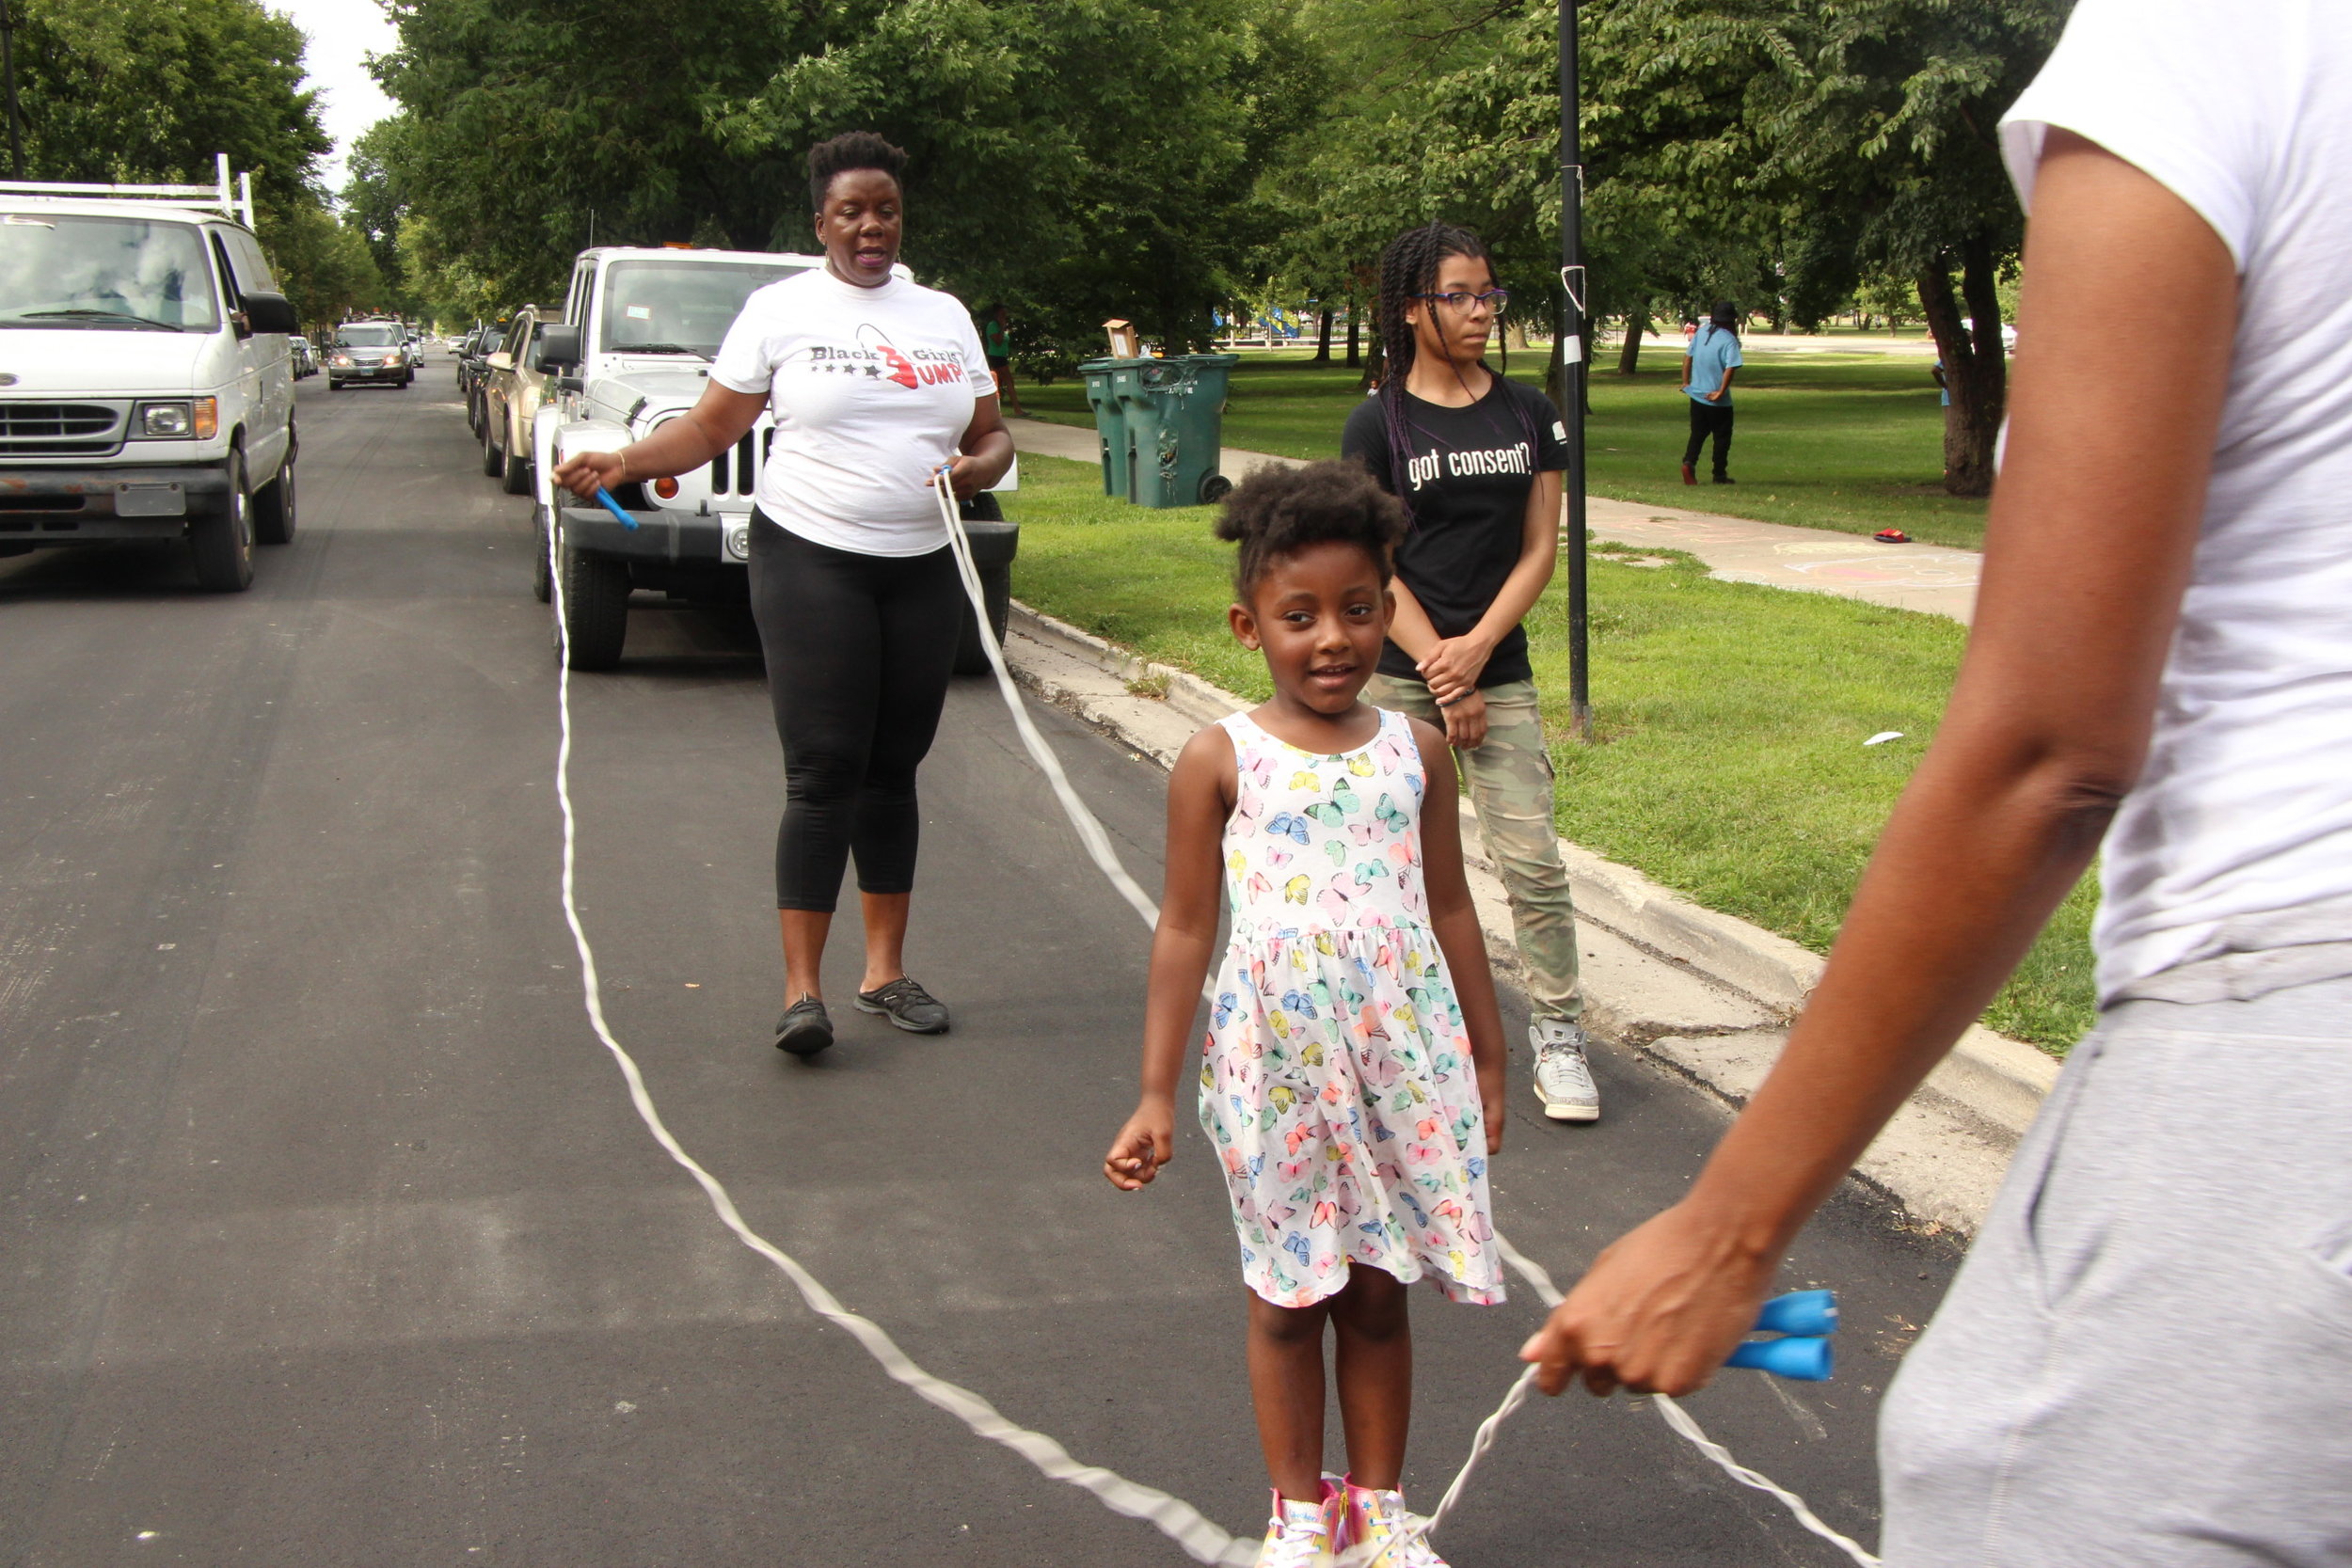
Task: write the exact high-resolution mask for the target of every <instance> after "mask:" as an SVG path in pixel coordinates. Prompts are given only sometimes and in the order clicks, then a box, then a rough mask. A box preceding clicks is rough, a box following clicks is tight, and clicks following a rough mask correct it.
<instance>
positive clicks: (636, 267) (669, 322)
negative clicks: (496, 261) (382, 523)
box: [507, 246, 1021, 674]
mask: <svg viewBox="0 0 2352 1568" xmlns="http://www.w3.org/2000/svg"><path fill="white" fill-rule="evenodd" d="M823 264H824V258H822V257H820V256H799V255H789V254H782V253H773V252H766V251H738V250H670V249H660V250H652V249H631V248H623V247H619V246H608V247H604V248H600V249H596V250H586V251H582V252H581V253H580V258H579V260H578V261H576V262H575V263H574V265H573V269H572V281H571V287H570V290H569V292H568V293H567V294H566V296H565V302H564V313H563V316H562V318H561V320H550V321H548V323H546V324H545V325H541V326H540V327H538V329H537V335H536V339H535V348H534V349H533V351H532V352H534V353H535V355H536V356H537V357H536V361H535V362H536V364H537V365H538V366H539V367H540V369H541V371H542V373H543V374H546V375H548V377H549V384H550V386H551V388H552V393H553V395H552V396H550V397H548V399H547V400H546V401H544V402H543V403H542V404H541V405H540V407H539V409H538V412H537V414H536V417H535V419H534V420H533V423H532V426H531V432H532V449H531V450H532V453H533V454H534V457H535V462H534V464H533V467H534V468H535V470H536V473H537V483H536V485H535V486H534V487H533V488H534V494H535V496H536V498H537V503H538V504H537V505H536V507H535V508H534V509H533V512H532V524H533V527H532V532H533V535H534V537H535V538H536V539H537V542H538V548H537V550H536V551H535V552H534V554H533V557H532V585H531V586H532V593H533V594H535V595H536V596H537V597H538V599H539V600H540V602H541V603H543V604H544V603H547V602H548V601H549V600H550V599H551V597H552V594H553V585H552V583H551V581H550V572H551V570H560V571H561V572H562V573H563V574H564V632H565V644H566V646H567V647H568V648H569V649H570V664H571V667H572V668H573V669H575V670H609V669H611V668H612V667H613V666H614V665H615V664H617V663H619V662H620V657H621V647H622V644H623V642H624V641H626V639H627V637H628V599H629V594H630V593H631V592H632V591H634V590H637V589H645V590H650V591H653V592H657V593H661V594H667V595H669V596H670V597H672V598H681V599H693V600H703V601H715V602H721V603H724V602H730V601H740V600H743V599H746V598H748V596H749V592H750V589H749V573H748V562H749V560H750V553H751V514H752V497H753V495H754V493H755V489H756V487H757V484H758V479H759V468H760V465H761V464H762V463H764V462H765V461H766V459H767V455H768V451H769V449H770V448H771V446H772V445H773V444H774V441H775V428H774V425H773V422H772V419H771V415H770V414H769V413H768V412H767V411H765V410H763V411H762V412H761V414H760V416H759V420H758V423H757V424H755V426H754V427H753V429H752V431H751V433H750V434H749V435H747V436H744V437H743V439H742V440H741V441H740V442H739V443H738V444H737V446H736V448H735V450H734V451H729V452H723V453H721V454H720V455H719V456H718V457H717V458H715V459H713V460H712V462H711V463H710V465H709V466H708V467H705V468H701V469H697V470H696V471H694V472H692V473H689V474H680V475H678V476H677V477H676V478H675V479H663V480H656V481H654V482H653V483H630V484H624V485H622V486H621V487H620V488H619V490H617V491H615V492H614V493H613V499H614V500H616V501H617V502H618V503H619V504H620V506H621V507H622V509H623V510H625V511H627V512H628V514H629V515H631V516H632V517H633V518H634V519H636V521H637V523H638V525H639V526H637V527H636V528H633V529H631V528H625V527H623V526H622V525H621V523H620V522H619V521H617V520H616V519H615V518H614V517H613V516H612V514H611V513H609V512H607V511H605V510H604V509H603V507H601V506H600V505H596V504H593V503H582V502H581V501H580V499H578V498H576V497H575V496H573V495H572V494H571V492H570V491H568V490H559V489H557V488H555V486H554V484H553V483H552V480H551V478H550V477H549V476H551V475H552V474H553V473H554V471H555V467H556V465H557V463H558V462H559V461H560V460H561V459H560V457H559V456H558V453H559V452H561V453H569V452H574V451H612V450H614V449H616V448H618V447H621V446H623V445H625V444H626V443H628V442H630V441H634V440H640V439H643V438H644V436H647V435H649V434H651V433H652V431H653V429H654V427H655V426H657V425H659V424H660V423H662V422H663V421H664V420H671V419H675V418H676V417H677V416H678V415H680V414H682V413H684V412H685V411H686V410H687V409H689V408H691V407H692V406H693V404H694V402H695V400H696V399H698V398H700V397H701V396H702V392H703V388H704V387H705V386H707V384H708V383H707V377H708V375H709V362H710V359H711V356H713V355H715V354H716V353H717V352H718V349H719V343H720V341H721V340H722V339H723V338H724V337H725V336H726V330H727V327H728V326H729V325H732V324H733V322H734V320H735V318H736V316H737V315H738V314H739V313H740V312H741V310H742V309H743V301H744V300H745V299H746V298H747V297H748V296H749V295H750V294H751V293H752V291H753V290H754V289H756V288H758V287H760V286H761V285H763V284H767V283H772V282H775V281H777V280H778V279H780V278H784V277H790V276H792V275H793V274H794V273H798V272H802V271H804V270H805V269H807V268H810V267H816V266H822V265H823ZM899 271H900V273H901V274H902V275H903V274H904V273H905V269H904V268H903V267H902V268H900V269H899ZM533 314H534V315H535V314H536V312H533ZM507 341H508V344H509V346H510V348H511V347H512V346H513V345H514V344H515V343H516V337H515V335H514V334H512V333H510V334H509V336H508V340H507ZM1017 483H1019V474H1018V470H1017V469H1016V470H1015V472H1013V473H1011V474H1008V475H1007V476H1006V479H1005V483H1004V484H1003V485H1002V486H1000V488H1003V489H1008V490H1009V489H1011V488H1012V487H1013V486H1014V485H1015V484H1017ZM510 488H511V486H510ZM962 511H963V516H964V518H965V520H966V521H965V526H966V528H967V530H968V531H970V533H971V536H972V547H973V554H974V555H975V557H976V558H977V562H978V564H979V567H980V578H981V583H982V586H983V588H984V590H985V594H984V596H985V598H986V600H987V602H988V608H989V619H990V621H991V623H992V624H993V626H994V629H995V632H996V635H997V636H998V637H999V638H1002V637H1003V635H1004V631H1005V625H1006V621H1007V619H1008V617H1009V612H1010V609H1011V601H1012V561H1013V556H1014V554H1015V553H1016V551H1017V550H1018V549H1019V547H1020V537H1021V536H1020V529H1019V526H1018V525H1016V524H1014V523H1010V522H1008V521H1006V520H1005V515H1004V512H1003V510H1002V508H1001V506H1000V504H999V503H998V501H997V499H996V497H995V496H993V495H979V496H975V497H973V498H972V499H969V500H967V501H966V502H965V503H964V505H963V509H962ZM550 534H551V535H552V536H553V538H554V542H555V546H556V548H555V551H554V555H555V561H554V562H553V563H552V566H551V563H550V561H549V550H548V541H549V536H550ZM956 668H957V669H958V671H959V672H960V673H966V674H975V673H980V672H982V671H985V670H986V669H987V668H988V655H987V651H986V648H985V646H984V645H983V644H982V643H981V641H980V634H979V629H978V623H977V619H976V618H974V617H973V616H972V614H971V612H970V610H968V609H967V610H966V611H965V616H964V626H963V638H962V643H961V651H960V652H959V653H958V655H957V664H956Z"/></svg>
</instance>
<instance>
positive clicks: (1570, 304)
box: [1560, 0, 1593, 740]
mask: <svg viewBox="0 0 2352 1568" xmlns="http://www.w3.org/2000/svg"><path fill="white" fill-rule="evenodd" d="M1579 3H1580V0H1560V292H1561V294H1562V303H1561V308H1560V309H1561V317H1560V382H1561V390H1562V392H1563V394H1564V395H1563V397H1562V399H1561V404H1562V405H1561V409H1560V420H1561V422H1562V423H1563V424H1565V426H1566V427H1567V434H1568V475H1567V492H1568V497H1567V499H1568V521H1567V535H1568V538H1567V546H1568V722H1569V726H1570V728H1571V729H1573V730H1574V732H1575V734H1576V737H1577V738H1578V739H1579V740H1590V739H1592V738H1593V681H1592V656H1591V649H1590V645H1589V641H1590V640H1589V638H1588V636H1587V626H1586V617H1585V610H1584V592H1585V578H1586V573H1585V558H1584V372H1585V353H1584V328H1585V325H1586V323H1585V318H1584V305H1585V301H1586V298H1587V293H1586V290H1585V286H1584V212H1583V208H1584V165H1583V154H1582V152H1581V150H1580V148H1579V145H1578V135H1577V111H1578V103H1577V82H1576V8H1577V6H1578V4H1579Z"/></svg>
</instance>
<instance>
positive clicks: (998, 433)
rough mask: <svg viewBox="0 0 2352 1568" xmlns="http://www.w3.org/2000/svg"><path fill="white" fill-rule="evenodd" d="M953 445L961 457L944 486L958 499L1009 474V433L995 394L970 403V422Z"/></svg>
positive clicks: (985, 487) (1010, 462)
mask: <svg viewBox="0 0 2352 1568" xmlns="http://www.w3.org/2000/svg"><path fill="white" fill-rule="evenodd" d="M956 445H957V446H958V447H959V448H961V451H962V455H961V456H960V457H958V458H957V459H956V462H955V467H954V468H953V469H951V470H950V471H949V473H948V475H947V483H950V484H952V485H954V486H955V488H956V494H957V495H959V496H969V495H974V494H977V492H979V491H982V490H985V489H987V488H988V487H989V486H990V485H992V484H993V483H996V482H997V481H998V480H1000V479H1002V478H1004V477H1005V475H1006V474H1007V473H1008V472H1009V471H1010V469H1011V467H1012V432H1011V431H1009V430H1007V429H1006V428H1005V417H1004V413H1003V411H1002V410H1001V409H1000V408H999V407H998V406H997V403H996V394H994V393H993V392H991V393H989V394H987V395H986V396H984V397H982V398H980V399H978V400H977V402H975V403H974V404H972V422H971V423H970V424H968V425H966V426H964V429H963V439H962V440H961V441H959V442H957V443H956Z"/></svg>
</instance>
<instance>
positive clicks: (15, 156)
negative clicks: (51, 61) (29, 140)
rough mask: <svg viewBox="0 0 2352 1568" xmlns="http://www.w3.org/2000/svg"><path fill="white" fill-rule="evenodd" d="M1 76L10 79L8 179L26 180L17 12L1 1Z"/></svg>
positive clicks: (4, 0) (5, 0) (6, 0)
mask: <svg viewBox="0 0 2352 1568" xmlns="http://www.w3.org/2000/svg"><path fill="white" fill-rule="evenodd" d="M0 75H5V76H6V77H7V78H8V178H9V179H11V180H22V179H24V136H23V135H20V134H19V133H18V131H17V128H16V12H15V11H14V10H12V9H10V8H9V6H8V0H0Z"/></svg>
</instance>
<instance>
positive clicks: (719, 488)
mask: <svg viewBox="0 0 2352 1568" xmlns="http://www.w3.org/2000/svg"><path fill="white" fill-rule="evenodd" d="M754 442H757V443H758V444H757V445H756V446H755V445H754V444H753V443H754ZM775 450H776V427H775V426H774V425H770V426H769V427H768V428H767V429H766V430H755V431H752V432H750V433H749V434H748V435H746V436H744V437H743V438H742V439H741V440H739V441H738V442H736V443H735V451H734V452H733V453H732V454H730V453H727V452H721V453H720V454H719V455H718V456H716V457H714V458H712V459H711V460H710V493H711V494H712V495H713V496H748V495H750V494H752V493H753V492H754V491H755V490H756V489H758V488H759V465H760V464H761V463H763V462H765V461H766V460H767V457H768V454H769V453H770V452H771V451H775ZM755 452H756V453H757V454H758V455H757V456H756V457H755V456H754V455H753V454H754V453H755ZM730 458H731V459H732V460H731V461H730Z"/></svg>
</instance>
